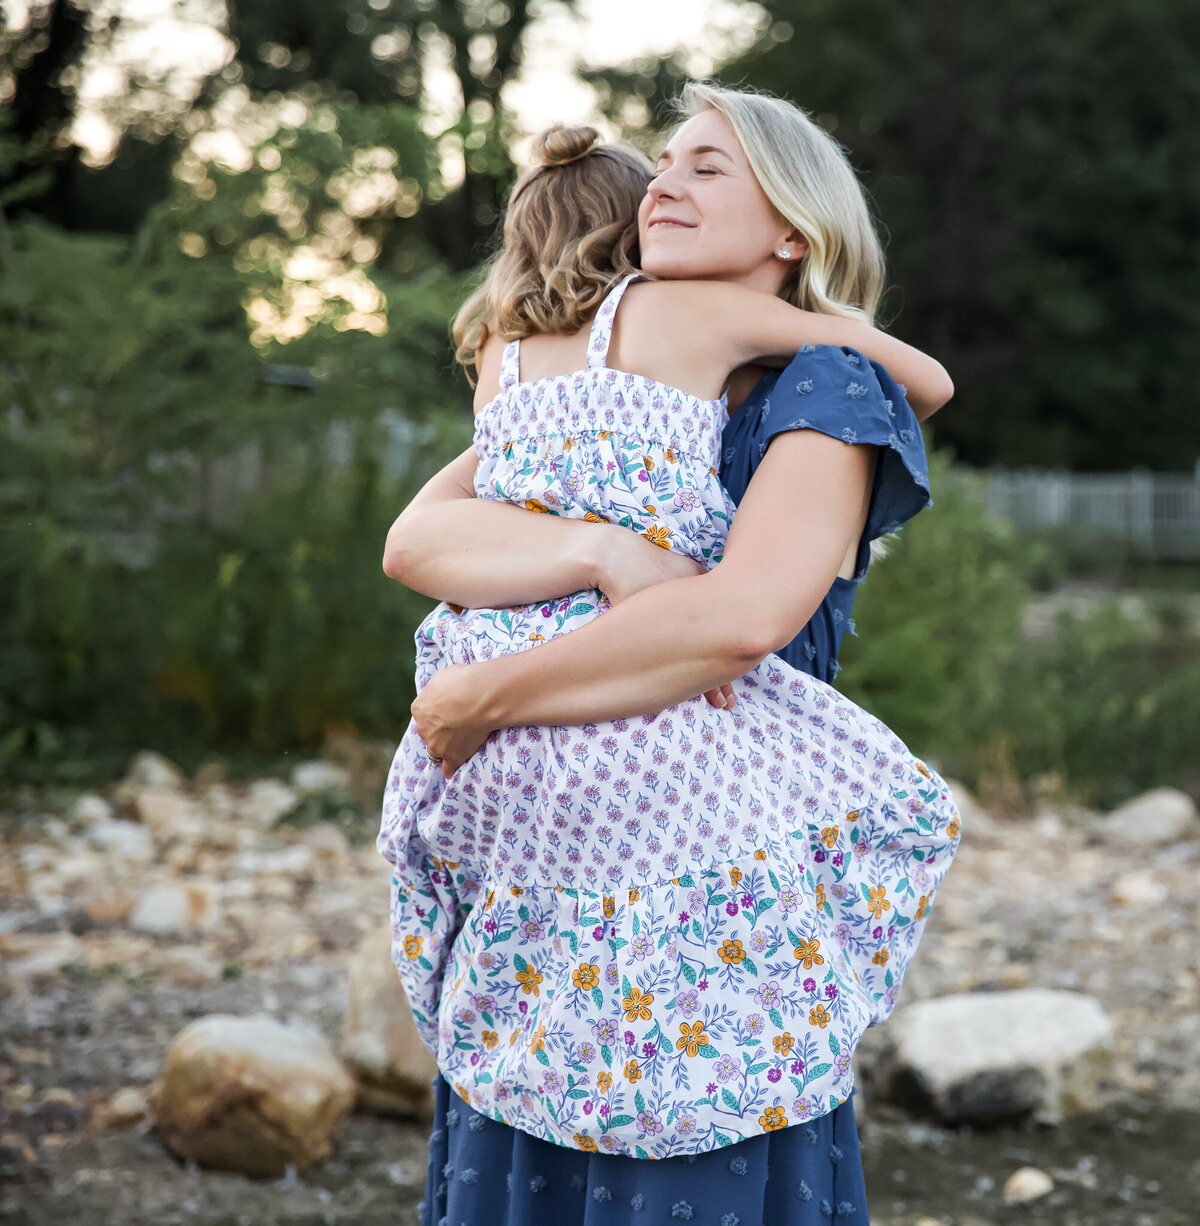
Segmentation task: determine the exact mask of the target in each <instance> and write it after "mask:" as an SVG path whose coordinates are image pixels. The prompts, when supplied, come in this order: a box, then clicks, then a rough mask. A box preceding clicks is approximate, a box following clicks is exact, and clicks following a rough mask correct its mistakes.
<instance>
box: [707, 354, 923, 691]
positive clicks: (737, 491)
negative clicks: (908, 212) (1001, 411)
mask: <svg viewBox="0 0 1200 1226" xmlns="http://www.w3.org/2000/svg"><path fill="white" fill-rule="evenodd" d="M790 430H819V431H820V432H821V433H822V434H827V435H829V436H830V437H832V438H837V439H841V440H842V441H843V442H847V443H863V444H872V445H875V446H878V447H879V448H880V449H881V450H880V453H879V463H878V464H877V465H876V469H875V483H874V485H873V486H872V489H871V504H870V508H869V510H868V513H867V523H866V528H865V529H864V531H863V534H862V539H861V540H860V541H859V545H858V554H857V559H856V564H855V575H854V578H853V579H843V578H841V577H840V576H839V577H838V578H836V579H835V580H834V581H833V586H832V587H831V588H830V589H829V592H828V593H827V595H826V596H825V599H824V600H823V601H822V602H821V605H820V607H819V608H818V609H817V611H816V613H814V614H813V617H812V620H811V621H810V622H809V623H808V625H807V626H805V627H804V629H803V630H802V631H801V632H800V633H799V634H798V635H797V636H796V637H795V638H794V639H793V640H792V641H791V642H790V643H789V644H788V645H787V646H786V647H785V648H783V649H782V650H781V651H780V652H779V654H780V655H781V656H782V657H783V658H784V659H785V660H786V661H787V662H788V663H789V664H791V665H792V666H793V667H795V668H799V669H803V670H804V671H805V672H807V673H811V674H812V675H813V676H814V677H818V678H819V679H820V680H822V681H827V682H832V681H833V679H834V677H835V676H836V675H837V671H838V663H837V655H838V651H839V649H840V648H841V645H842V639H843V637H844V636H845V634H846V631H847V630H849V631H850V632H851V633H853V630H854V622H853V620H852V619H851V616H850V613H851V609H852V608H853V605H854V596H855V593H856V592H857V590H858V585H859V583H860V582H861V581H862V579H863V576H864V575H865V574H866V573H867V564H868V562H869V561H870V545H871V542H872V541H873V540H876V539H877V538H878V537H881V536H886V535H887V534H888V533H889V532H895V531H896V529H897V528H899V527H900V525H901V524H903V523H904V522H905V521H906V520H909V519H911V518H912V517H913V516H914V515H915V514H916V513H917V512H918V511H920V510H921V509H922V508H924V507H927V506H929V505H931V499H930V497H929V466H928V462H927V460H926V457H925V441H924V439H923V438H922V436H921V424H920V422H918V421H917V416H916V414H915V413H914V412H913V411H912V408H911V407H910V406H909V403H908V401H907V400H906V399H905V398H904V390H903V389H902V388H901V387H900V385H899V384H897V383H896V382H895V381H894V380H893V379H892V377H891V376H890V375H889V374H888V373H887V371H886V370H884V368H883V367H882V366H879V365H877V364H876V363H874V362H871V361H870V360H869V359H867V358H866V357H864V356H863V355H862V354H861V353H859V352H857V351H856V350H854V349H839V348H836V347H834V346H832V345H821V346H817V347H813V346H809V347H808V348H806V349H803V350H801V351H800V352H799V353H797V354H796V356H795V358H794V359H793V360H792V362H791V363H790V364H789V365H788V366H787V367H786V368H785V369H784V370H781V371H778V372H774V371H773V372H771V373H770V374H767V375H764V376H763V378H762V379H761V380H759V382H758V384H757V385H756V386H755V388H754V390H753V391H752V392H751V393H750V395H749V396H748V397H747V398H746V400H745V401H744V403H743V404H742V406H741V407H740V408H739V409H738V410H737V412H736V413H734V415H733V417H732V419H731V420H730V422H729V425H728V426H726V427H725V434H724V436H723V438H722V454H721V484H722V485H724V486H725V488H726V490H728V492H729V496H730V497H731V498H732V499H733V501H734V502H735V503H736V502H741V500H742V498H743V496H744V495H745V493H746V487H747V486H748V485H749V484H750V478H751V477H753V476H754V473H755V471H756V470H757V468H758V465H759V463H760V462H761V460H762V458H763V456H764V455H766V452H767V446H768V445H769V444H770V442H771V440H772V439H773V438H774V437H775V436H776V435H778V434H783V433H786V432H787V431H790Z"/></svg>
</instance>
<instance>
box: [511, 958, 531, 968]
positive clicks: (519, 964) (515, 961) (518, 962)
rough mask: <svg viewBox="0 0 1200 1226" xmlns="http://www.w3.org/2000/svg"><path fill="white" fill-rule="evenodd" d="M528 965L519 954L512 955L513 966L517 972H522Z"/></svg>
mask: <svg viewBox="0 0 1200 1226" xmlns="http://www.w3.org/2000/svg"><path fill="white" fill-rule="evenodd" d="M528 965H529V963H528V962H526V961H525V959H524V958H522V957H521V955H520V954H513V966H515V967H516V968H517V970H519V971H523V970H524V969H525V968H526V967H527V966H528Z"/></svg>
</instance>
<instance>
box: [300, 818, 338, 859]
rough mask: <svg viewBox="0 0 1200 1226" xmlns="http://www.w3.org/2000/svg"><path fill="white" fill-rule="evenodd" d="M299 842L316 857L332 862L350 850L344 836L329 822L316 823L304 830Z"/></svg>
mask: <svg viewBox="0 0 1200 1226" xmlns="http://www.w3.org/2000/svg"><path fill="white" fill-rule="evenodd" d="M301 842H302V843H303V844H304V846H305V847H311V848H312V849H313V851H315V852H316V853H317V855H319V856H324V857H327V858H329V859H332V860H337V859H339V858H341V857H342V856H344V855H345V854H346V853H347V852H348V851H349V850H350V845H349V844H348V843H347V842H346V836H345V835H344V834H343V833H342V832H341V831H340V830H339V829H338V828H337V827H336V826H334V825H331V824H330V823H329V822H318V823H317V824H316V825H315V826H313V827H312V828H311V829H309V830H306V831H305V832H304V836H303V838H302V839H301Z"/></svg>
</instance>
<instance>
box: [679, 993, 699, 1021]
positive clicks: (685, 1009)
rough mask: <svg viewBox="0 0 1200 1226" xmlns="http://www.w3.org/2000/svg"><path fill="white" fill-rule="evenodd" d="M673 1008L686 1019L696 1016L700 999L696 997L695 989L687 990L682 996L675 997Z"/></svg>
mask: <svg viewBox="0 0 1200 1226" xmlns="http://www.w3.org/2000/svg"><path fill="white" fill-rule="evenodd" d="M675 1008H676V1010H677V1011H678V1012H680V1013H682V1014H683V1016H684V1017H687V1018H690V1017H692V1016H693V1015H694V1014H696V1013H697V1012H698V1011H699V1009H700V998H699V997H698V996H697V995H696V989H695V988H688V990H687V991H686V992H684V993H683V995H681V996H677V997H676V998H675Z"/></svg>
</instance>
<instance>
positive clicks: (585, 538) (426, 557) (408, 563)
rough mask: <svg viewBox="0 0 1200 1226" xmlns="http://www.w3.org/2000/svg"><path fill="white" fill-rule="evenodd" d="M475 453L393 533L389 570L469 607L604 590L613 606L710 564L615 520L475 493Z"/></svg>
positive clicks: (433, 481) (414, 505)
mask: <svg viewBox="0 0 1200 1226" xmlns="http://www.w3.org/2000/svg"><path fill="white" fill-rule="evenodd" d="M478 460H479V457H478V456H477V455H476V454H475V452H474V450H473V449H472V450H467V451H464V452H463V453H462V455H460V456H459V457H458V458H457V459H456V460H452V461H451V462H450V463H449V464H447V465H446V467H445V468H443V469H442V470H441V472H439V473H437V474H436V475H435V476H433V477H431V478H430V479H429V480H428V481H427V482H426V483H425V485H424V486H423V487H422V489H421V491H420V493H418V494H417V496H416V497H415V498H414V499H413V500H412V502H410V503H409V504H408V506H407V507H405V508H404V510H403V511H402V512H401V514H400V515H399V517H398V518H397V519H396V521H395V523H393V524H392V526H391V528H390V529H389V531H388V535H387V542H386V544H385V545H384V551H383V571H384V574H386V575H387V576H388V578H389V579H396V580H398V581H399V582H401V583H403V584H404V585H405V586H406V587H410V588H412V589H413V590H414V591H417V592H421V593H422V594H423V595H425V596H432V597H434V598H435V599H436V600H448V601H450V602H451V603H452V604H459V605H466V606H467V607H469V608H487V609H499V608H507V607H508V606H510V605H517V604H528V603H531V602H533V601H535V600H548V599H550V598H552V597H554V596H565V595H567V593H569V592H580V591H583V590H585V589H587V588H598V589H599V590H600V591H602V592H603V593H604V594H605V595H606V596H607V597H608V599H609V600H610V601H611V602H612V603H613V604H618V603H619V602H620V601H622V600H625V599H626V598H627V597H629V596H631V595H632V594H633V593H634V592H638V591H640V590H641V589H642V588H644V587H648V586H649V585H650V584H654V583H662V582H665V581H666V580H670V579H679V578H683V577H686V576H690V575H699V574H702V573H703V567H702V566H700V565H699V563H697V562H693V561H692V560H691V559H690V558H686V557H684V556H683V555H682V554H678V553H672V552H670V551H669V550H666V549H661V548H659V546H657V545H654V544H651V542H650V541H647V540H644V539H643V538H642V537H640V536H638V535H637V534H636V533H634V532H630V531H629V529H628V528H621V527H618V526H617V525H615V524H591V523H586V522H584V521H583V520H579V519H568V518H566V517H565V516H557V515H537V514H534V513H532V512H530V511H527V510H525V509H524V508H523V507H516V506H513V505H512V504H511V503H505V502H498V501H496V500H494V499H489V498H476V497H475V485H474V477H475V467H476V465H477V464H478Z"/></svg>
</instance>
